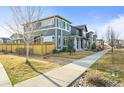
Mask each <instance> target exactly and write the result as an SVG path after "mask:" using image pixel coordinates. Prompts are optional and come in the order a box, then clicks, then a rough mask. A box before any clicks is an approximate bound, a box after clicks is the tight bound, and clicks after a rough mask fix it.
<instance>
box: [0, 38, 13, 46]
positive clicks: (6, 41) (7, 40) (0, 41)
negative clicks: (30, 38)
mask: <svg viewBox="0 0 124 93" xmlns="http://www.w3.org/2000/svg"><path fill="white" fill-rule="evenodd" d="M10 43H12V40H11V39H10V38H7V37H0V44H10Z"/></svg>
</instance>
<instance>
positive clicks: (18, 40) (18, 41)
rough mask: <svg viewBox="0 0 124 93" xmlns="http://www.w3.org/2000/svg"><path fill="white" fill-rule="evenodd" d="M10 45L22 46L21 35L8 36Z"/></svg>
mask: <svg viewBox="0 0 124 93" xmlns="http://www.w3.org/2000/svg"><path fill="white" fill-rule="evenodd" d="M10 38H11V40H12V43H14V44H22V43H24V38H23V35H22V34H19V33H14V34H12V35H11V36H10Z"/></svg>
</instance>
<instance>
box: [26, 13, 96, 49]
mask: <svg viewBox="0 0 124 93" xmlns="http://www.w3.org/2000/svg"><path fill="white" fill-rule="evenodd" d="M32 26H33V33H32V38H33V40H34V41H33V43H35V44H40V43H49V42H53V43H55V46H56V49H57V50H61V49H63V47H65V46H67V45H68V38H69V37H73V38H74V39H73V42H74V48H75V50H84V49H87V48H90V47H91V45H92V44H93V43H94V42H96V38H97V35H95V34H94V33H93V32H92V33H91V32H90V33H89V32H88V29H87V26H86V25H78V26H73V25H72V23H71V22H70V21H69V20H67V19H65V18H64V17H62V16H59V15H54V16H50V17H47V18H43V19H41V20H36V21H33V22H32ZM24 31H25V32H29V28H28V25H27V24H25V25H24ZM88 33H89V37H87V34H88ZM89 43H90V44H89ZM88 44H89V45H88Z"/></svg>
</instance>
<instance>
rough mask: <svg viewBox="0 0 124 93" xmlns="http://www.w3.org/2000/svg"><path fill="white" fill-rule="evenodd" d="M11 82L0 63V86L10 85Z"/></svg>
mask: <svg viewBox="0 0 124 93" xmlns="http://www.w3.org/2000/svg"><path fill="white" fill-rule="evenodd" d="M11 86H12V85H11V82H10V80H9V78H8V76H7V74H6V71H5V69H4V67H3V65H2V64H1V63H0V87H11Z"/></svg>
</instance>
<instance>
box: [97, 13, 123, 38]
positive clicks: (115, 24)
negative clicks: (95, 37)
mask: <svg viewBox="0 0 124 93" xmlns="http://www.w3.org/2000/svg"><path fill="white" fill-rule="evenodd" d="M108 26H111V27H112V28H113V29H114V31H117V33H119V38H120V39H124V15H118V18H116V19H112V20H110V21H109V22H108V23H106V24H104V25H103V26H101V27H98V34H99V38H101V37H102V36H104V37H105V33H106V31H107V28H108Z"/></svg>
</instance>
